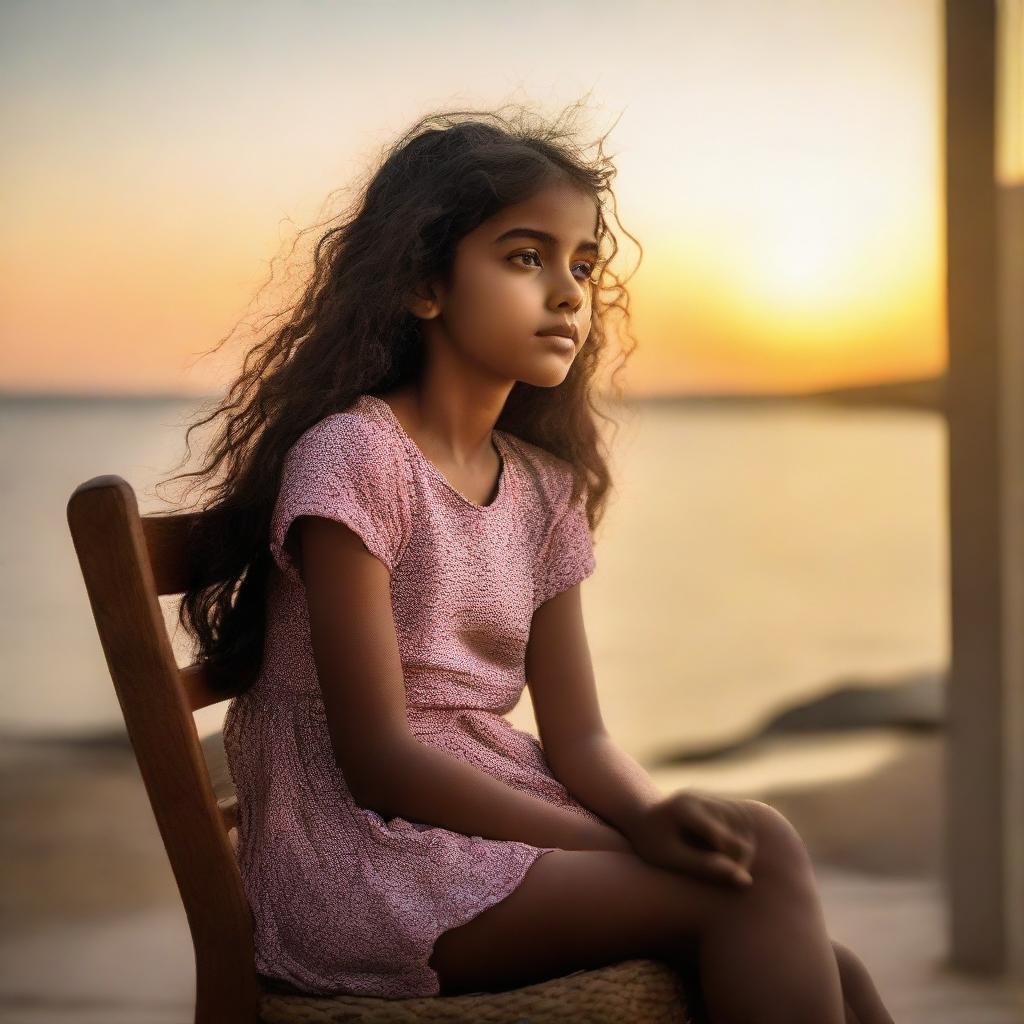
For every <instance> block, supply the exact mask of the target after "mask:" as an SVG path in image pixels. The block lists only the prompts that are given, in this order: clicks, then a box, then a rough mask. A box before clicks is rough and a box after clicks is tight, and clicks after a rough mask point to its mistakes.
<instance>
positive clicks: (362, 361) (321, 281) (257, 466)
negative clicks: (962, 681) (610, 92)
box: [160, 102, 642, 696]
mask: <svg viewBox="0 0 1024 1024" xmlns="http://www.w3.org/2000/svg"><path fill="white" fill-rule="evenodd" d="M579 107H580V103H579V102H577V103H575V104H572V105H570V107H568V108H567V109H566V110H565V111H563V113H562V115H560V116H559V117H558V118H557V119H556V120H554V121H550V122H549V121H545V120H544V119H542V118H540V117H539V116H536V115H535V114H533V113H531V112H529V111H527V110H523V109H521V108H519V109H517V110H516V111H515V112H514V113H513V114H511V115H502V114H499V113H497V112H493V111H486V112H481V111H454V112H452V111H449V112H443V113H434V114H430V115H428V116H426V117H423V118H421V119H420V120H419V121H417V122H416V123H415V124H414V125H413V126H412V127H411V128H410V129H409V130H408V131H407V132H406V133H405V134H404V135H403V136H402V137H401V138H400V139H398V140H397V141H395V142H394V143H393V144H391V145H390V146H388V147H387V148H386V150H385V151H384V154H383V160H382V161H381V163H380V166H379V168H377V169H376V170H375V171H374V172H373V173H371V174H369V175H368V176H366V178H364V179H363V180H362V181H361V182H357V184H356V186H355V198H354V200H353V201H352V203H351V204H350V205H349V206H348V207H347V208H346V209H345V210H344V211H343V212H342V214H340V215H339V217H338V218H336V222H335V223H332V220H335V218H332V219H331V220H328V221H327V222H326V230H324V231H323V233H322V235H320V236H319V238H318V239H317V241H316V243H315V246H314V247H313V250H312V268H311V272H310V274H309V277H308V280H307V281H306V283H305V285H304V287H303V288H302V290H301V294H300V296H299V298H298V300H297V301H296V302H294V303H293V304H292V305H291V306H290V307H288V308H285V309H284V310H283V311H281V312H279V313H277V314H275V315H274V316H273V317H272V318H271V326H270V329H269V330H267V331H266V332H265V334H264V336H263V337H262V338H258V339H257V341H256V342H255V343H254V344H253V345H252V346H251V347H250V348H249V349H248V350H247V351H246V352H245V356H244V359H243V360H242V368H241V371H240V373H239V375H238V377H237V379H235V380H234V382H233V383H232V384H231V386H230V388H229V390H228V393H227V395H226V396H225V397H224V398H223V399H222V400H219V404H217V405H215V407H214V408H213V409H212V410H210V409H209V408H201V409H200V411H199V413H198V414H197V416H196V418H195V421H194V422H193V423H192V424H191V425H190V426H189V427H188V429H187V431H186V433H185V446H186V454H185V456H184V459H183V463H184V462H187V461H188V458H189V456H190V455H191V447H190V445H189V436H190V435H191V433H192V431H193V430H196V429H197V428H199V427H202V426H204V425H206V424H208V423H210V422H211V421H213V420H218V422H219V426H218V428H217V429H216V431H215V432H214V435H213V437H212V440H211V441H210V442H209V444H208V447H207V449H206V457H207V461H206V462H205V464H204V465H202V466H201V467H200V468H199V469H197V470H195V471H193V472H189V473H181V474H178V475H177V476H174V477H171V478H170V480H167V481H164V482H163V483H162V484H161V485H160V486H164V485H166V484H167V483H169V482H170V481H171V480H178V479H182V478H187V477H193V478H198V479H197V480H196V481H195V482H194V483H193V484H192V485H191V486H190V487H189V488H187V490H186V493H187V492H189V491H191V490H193V489H194V488H195V487H196V486H197V485H199V484H202V483H204V482H205V483H206V484H207V491H206V494H205V495H204V498H205V500H204V501H203V502H202V505H201V506H198V507H193V508H187V507H185V506H184V504H181V506H180V510H181V511H200V510H201V511H204V512H208V513H210V514H209V515H207V516H204V517H202V520H201V521H200V525H198V526H197V528H196V529H195V530H194V531H193V536H192V537H191V544H192V545H193V550H194V551H195V552H196V559H195V563H196V565H197V566H198V567H199V568H198V569H197V574H198V575H197V577H196V578H195V579H193V580H192V581H191V582H190V585H189V588H188V589H187V590H186V591H185V593H184V595H183V597H182V601H181V607H180V610H179V622H180V624H181V625H182V626H183V627H184V628H185V629H186V631H187V632H188V634H189V635H190V636H191V637H192V638H194V640H195V641H196V658H197V660H199V661H203V662H206V664H207V666H208V668H209V670H210V676H211V680H213V682H214V685H215V687H217V688H218V689H220V690H222V691H223V692H224V693H225V696H228V695H229V694H232V693H235V692H242V690H244V689H245V688H246V687H247V685H249V684H248V683H246V682H243V681H242V678H243V676H244V677H247V678H248V679H249V680H250V682H251V678H252V674H253V672H254V671H255V670H256V669H258V667H259V664H260V661H261V658H262V653H263V643H264V632H265V598H266V587H267V582H268V578H269V575H270V572H271V569H272V568H273V563H272V558H271V555H270V551H269V547H268V541H269V532H270V524H271V516H272V512H273V508H274V504H275V501H276V498H277V494H278V489H279V486H280V480H281V471H282V466H283V463H284V459H285V456H286V454H287V453H288V450H289V449H290V448H291V446H292V445H293V444H294V443H295V441H296V440H297V439H298V438H299V436H300V435H301V434H302V433H303V432H304V431H306V430H307V429H308V428H309V427H310V426H312V425H313V424H315V423H317V422H318V421H319V420H321V419H322V418H323V417H325V416H328V415H330V414H331V413H335V412H338V411H340V410H343V409H345V408H347V407H348V406H349V404H350V403H351V402H352V401H354V400H355V399H356V398H357V397H358V396H359V395H360V394H362V393H364V392H368V393H377V392H380V393H383V392H387V391H389V390H391V389H392V388H395V387H397V386H399V385H401V384H403V383H405V382H407V381H409V380H413V379H416V378H417V375H418V374H419V372H420V368H421V360H422V355H423V348H422V346H421V343H420V321H419V320H418V319H417V318H416V317H415V316H414V315H413V314H412V313H410V312H409V311H408V310H407V309H406V307H405V305H404V302H403V299H404V297H405V296H407V295H409V294H410V293H411V292H412V290H413V289H414V287H415V286H417V285H419V284H421V283H422V282H423V281H426V280H429V279H432V278H438V277H440V278H442V279H443V278H444V277H446V276H447V273H448V272H449V271H450V268H451V266H452V263H453V259H454V255H455V247H456V245H457V243H458V241H459V240H460V239H461V238H462V237H463V236H464V235H466V234H468V233H469V232H470V231H472V230H473V229H474V228H476V227H477V226H478V225H480V224H481V223H483V222H484V221H485V220H487V219H488V218H490V217H492V216H493V215H495V214H496V213H498V212H499V211H500V210H501V209H503V208H504V207H506V206H508V205H511V204H514V203H518V202H522V201H524V200H526V199H528V198H530V197H531V196H532V195H533V194H535V193H536V192H537V191H539V190H540V189H542V188H544V187H546V186H548V185H550V184H552V183H554V182H558V181H569V182H571V183H572V184H574V185H575V186H576V187H578V188H579V189H580V190H582V191H583V192H584V193H585V194H586V195H589V196H591V197H593V199H594V200H595V203H596V204H597V211H598V222H597V227H598V241H599V242H600V244H601V248H602V260H601V261H599V263H598V265H597V267H596V268H595V276H594V278H593V280H594V284H593V289H594V291H593V315H592V325H591V330H590V334H589V336H588V338H587V339H586V344H585V345H583V346H582V347H581V348H580V351H579V353H578V354H577V356H576V358H575V360H574V361H573V363H572V366H571V368H570V370H569V373H568V374H567V376H566V379H565V380H564V381H563V382H562V383H561V384H560V385H558V386H557V387H553V388H544V387H535V386H532V385H529V384H525V383H522V382H517V383H516V384H515V385H514V386H513V388H512V391H511V392H510V394H509V396H508V399H507V401H506V404H505V407H504V408H503V410H502V412H501V415H500V417H499V419H498V422H497V427H498V429H500V430H503V431H507V432H509V433H511V434H515V435H517V436H518V437H521V438H523V439H524V440H526V441H529V442H531V443H533V444H536V445H539V446H541V447H543V448H545V449H547V450H548V451H550V452H552V453H554V454H555V455H558V456H559V457H561V458H563V459H565V460H567V461H568V462H569V463H570V464H571V465H572V467H573V471H574V476H575V483H574V489H573V497H574V498H575V497H578V496H579V495H580V493H581V492H582V491H583V490H584V489H585V490H586V507H587V516H588V519H589V521H590V526H591V529H592V530H593V529H594V528H595V527H596V526H597V524H598V522H599V521H600V519H601V518H602V515H603V509H604V504H605V501H606V499H607V492H608V490H609V487H611V479H610V474H609V470H608V466H607V463H606V459H605V453H604V451H603V443H602V440H601V437H600V435H599V433H598V430H597V423H596V416H598V415H600V416H602V418H603V419H605V420H609V419H610V417H608V416H606V415H604V413H602V412H600V410H599V408H598V407H597V406H596V405H595V404H594V398H595V390H596V387H595V379H596V376H597V373H598V370H599V369H603V368H604V367H605V366H606V364H607V362H608V356H609V351H608V348H609V345H608V338H609V335H610V333H611V332H610V331H609V321H610V314H611V313H612V312H613V311H617V312H618V313H619V314H620V316H619V321H620V325H621V327H622V335H623V337H624V338H625V339H626V340H627V342H632V345H630V346H628V347H625V346H622V347H620V349H619V353H618V354H619V356H620V359H619V361H618V365H617V366H616V368H615V371H614V372H613V373H612V374H611V376H610V377H609V378H608V382H609V384H610V385H611V389H610V390H611V391H612V392H613V398H616V399H621V387H619V386H618V385H617V384H616V383H615V376H616V374H617V373H618V372H619V371H620V370H621V369H622V366H623V364H624V363H625V361H626V359H627V358H628V357H629V355H630V354H631V353H632V351H633V349H634V348H635V341H633V339H632V338H631V337H630V335H629V333H628V329H627V328H628V321H629V297H628V293H627V291H626V289H625V281H626V280H628V276H631V275H628V276H626V277H622V276H619V275H618V274H617V273H616V271H615V269H614V267H613V266H612V265H611V263H612V260H613V258H614V256H615V255H616V253H617V252H618V250H619V245H618V241H617V239H616V237H615V235H614V234H613V233H612V230H611V228H610V226H609V223H608V220H607V215H608V213H609V210H608V206H607V202H606V200H608V199H610V200H611V213H612V214H613V215H614V216H615V220H616V223H617V222H618V217H617V210H616V207H615V196H614V193H613V192H612V190H611V181H612V178H613V177H614V176H615V173H616V171H615V168H614V166H613V164H612V162H611V159H610V158H609V157H608V156H607V155H606V154H605V153H604V150H603V142H604V139H605V137H606V135H607V133H605V136H602V137H601V138H600V139H598V141H597V142H596V144H594V145H595V146H596V153H595V154H594V155H593V157H591V158H587V157H586V156H585V154H584V151H583V150H581V148H580V147H579V146H578V145H577V144H576V142H575V141H574V132H573V131H572V130H571V129H570V128H569V127H567V126H566V121H567V118H569V117H571V115H574V114H575V113H576V112H577V111H578V110H579ZM324 226H325V225H324V224H317V225H313V226H312V227H310V228H306V229H305V230H304V231H303V232H300V234H299V236H298V237H297V238H296V242H297V241H298V238H300V237H302V236H303V235H304V234H306V233H307V232H309V231H312V230H314V229H315V228H321V227H324ZM620 230H621V228H620ZM623 233H624V234H626V235H627V236H628V237H629V238H630V239H632V240H633V241H634V242H636V240H635V239H633V236H632V235H629V233H628V232H625V231H623ZM606 243H607V244H608V245H609V246H610V248H609V249H608V251H607V252H605V247H606ZM636 244H637V247H638V249H639V248H640V247H639V243H636ZM294 248H295V246H294V244H293V246H292V252H294ZM640 253H641V255H642V249H641V250H640ZM272 278H273V270H271V279H272ZM267 283H269V281H268V282H267ZM265 286H266V285H264V287H265ZM261 291H262V289H261ZM279 320H280V321H282V322H280V323H275V321H279ZM236 326H237V325H236ZM233 333H234V330H232V332H231V333H229V334H228V335H227V337H226V338H223V339H221V341H220V342H218V344H217V345H216V346H215V348H214V349H213V350H211V351H216V349H218V348H220V346H221V345H223V343H224V341H226V340H227V339H228V338H230V337H231V335H232V334H233ZM180 465H181V464H179V466H178V467H176V468H180ZM222 670H223V671H222ZM239 670H241V673H240V671H239Z"/></svg>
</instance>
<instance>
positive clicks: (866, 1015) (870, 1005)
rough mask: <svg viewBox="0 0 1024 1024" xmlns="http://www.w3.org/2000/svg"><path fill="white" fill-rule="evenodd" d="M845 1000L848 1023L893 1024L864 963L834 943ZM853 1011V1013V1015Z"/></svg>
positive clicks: (849, 951) (852, 953)
mask: <svg viewBox="0 0 1024 1024" xmlns="http://www.w3.org/2000/svg"><path fill="white" fill-rule="evenodd" d="M832 948H833V949H834V950H835V954H836V963H837V964H838V965H839V977H840V978H841V979H842V983H843V998H844V999H845V1000H846V1005H847V1017H848V1018H849V1020H848V1022H847V1024H894V1022H893V1019H892V1014H890V1013H889V1011H888V1010H887V1009H886V1008H885V1004H884V1003H883V1002H882V997H881V996H880V995H879V993H878V989H877V988H875V983H874V981H873V979H872V977H871V974H870V973H869V972H868V969H867V967H866V966H865V965H864V962H863V961H862V960H861V959H860V957H858V956H857V954H856V953H854V952H853V950H852V949H850V948H848V947H847V946H844V945H842V943H839V942H835V941H833V942H832ZM851 1011H852V1012H851Z"/></svg>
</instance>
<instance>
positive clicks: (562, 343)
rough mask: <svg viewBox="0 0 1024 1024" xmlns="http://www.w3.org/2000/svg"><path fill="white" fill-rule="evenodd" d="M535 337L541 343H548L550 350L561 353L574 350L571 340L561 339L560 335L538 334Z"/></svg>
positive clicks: (574, 346)
mask: <svg viewBox="0 0 1024 1024" xmlns="http://www.w3.org/2000/svg"><path fill="white" fill-rule="evenodd" d="M537 337H538V338H540V339H541V341H546V342H548V343H549V344H550V345H551V347H552V348H557V349H558V350H559V351H561V352H573V351H575V349H576V345H575V343H574V342H573V340H572V338H568V337H563V336H562V335H561V334H538V335H537Z"/></svg>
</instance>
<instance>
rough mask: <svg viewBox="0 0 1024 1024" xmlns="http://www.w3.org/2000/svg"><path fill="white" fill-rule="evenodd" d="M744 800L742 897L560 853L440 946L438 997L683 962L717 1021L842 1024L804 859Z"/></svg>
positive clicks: (724, 888)
mask: <svg viewBox="0 0 1024 1024" xmlns="http://www.w3.org/2000/svg"><path fill="white" fill-rule="evenodd" d="M749 803H750V806H751V809H752V811H754V812H755V813H754V820H755V822H756V823H757V831H758V845H757V853H756V857H755V861H754V863H753V865H752V867H751V873H752V875H753V876H754V884H753V885H752V886H750V887H749V888H747V889H740V888H739V887H736V886H730V885H725V884H720V883H717V882H708V881H704V880H702V879H698V878H693V877H690V876H687V875H683V874H681V873H679V872H675V871H670V870H666V869H663V868H659V867H655V866H654V865H651V864H648V863H646V862H645V861H643V860H642V859H641V858H639V857H636V856H635V855H633V854H629V853H618V852H612V851H597V850H593V851H591V850H555V851H553V852H551V853H548V854H545V855H544V856H543V857H540V858H539V859H538V860H537V861H536V862H535V863H534V864H533V866H532V867H531V868H530V870H529V871H528V872H527V874H526V877H525V878H524V879H523V882H522V883H521V884H520V886H519V887H518V888H517V889H516V890H515V891H514V892H512V893H511V894H510V895H509V896H508V897H506V898H505V899H504V900H502V901H501V902H500V903H497V904H495V905H494V906H492V907H490V908H488V909H487V910H485V911H484V912H483V913H481V914H479V915H478V916H477V917H475V918H474V919H473V920H471V921H468V922H467V923H466V924H464V925H461V926H460V927H457V928H453V929H449V930H448V931H446V932H444V933H443V934H442V935H441V936H440V937H439V938H438V940H437V942H436V943H435V946H434V951H433V954H432V956H431V960H430V963H431V966H433V967H434V969H435V970H436V971H437V972H438V976H439V977H440V979H441V991H442V994H454V993H456V992H474V991H481V990H488V989H490V990H499V989H505V988H511V987H516V986H520V985H524V984H529V983H530V982H533V981H539V980H543V979H546V978H553V977H557V976H560V975H563V974H568V973H570V972H572V971H574V970H578V969H580V968H587V967H598V966H601V965H604V964H609V963H614V962H615V961H617V960H623V959H628V958H630V957H637V956H652V957H658V958H663V959H675V958H678V957H679V956H680V954H682V955H684V956H690V957H692V958H694V959H695V960H696V962H697V964H698V969H699V971H700V978H701V987H702V989H703V994H704V999H705V1002H706V1005H707V1011H708V1015H709V1017H710V1020H711V1021H712V1022H713V1024H741V1022H742V1024H845V1020H846V1016H845V1012H844V1008H843V994H842V988H841V982H840V973H839V969H838V966H837V962H836V955H835V951H834V950H833V948H832V944H831V940H830V939H829V937H828V934H827V932H826V930H825V923H824V920H823V915H822V911H821V906H820V903H819V902H818V897H817V892H816V889H815V884H814V875H813V869H812V867H811V864H810V859H809V857H808V855H807V852H806V849H805V847H804V846H803V843H802V842H801V841H800V839H799V837H798V836H797V835H796V833H795V831H794V830H793V827H792V826H791V825H790V824H789V822H788V821H787V820H786V819H785V818H784V817H783V816H782V815H781V814H779V813H778V812H777V811H776V810H775V809H774V808H772V807H770V806H769V805H767V804H762V803H760V802H758V801H749ZM860 1024H867V1022H860Z"/></svg>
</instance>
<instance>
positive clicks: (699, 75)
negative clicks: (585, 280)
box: [0, 0, 946, 392]
mask: <svg viewBox="0 0 1024 1024" xmlns="http://www.w3.org/2000/svg"><path fill="white" fill-rule="evenodd" d="M939 15H940V5H939V3H937V2H932V0H927V2H925V0H912V2H906V3H892V2H891V0H860V2H858V3H855V4H854V3H841V2H831V3H830V2H824V3H823V2H820V0H790V2H785V0H779V2H773V3H764V2H752V0H746V2H738V0H734V2H721V3H715V4H708V3H702V2H685V3H678V2H676V3H652V2H634V3H631V4H628V5H623V4H621V3H604V2H588V3H586V4H583V3H557V2H555V3H549V4H546V5H543V6H538V5H534V4H531V5H528V6H518V5H480V4H475V3H474V4H471V3H462V2H451V0H444V2H443V3H442V2H438V3H412V2H409V3H396V2H379V3H372V4H363V3H359V4H355V3H352V4H348V3H314V2H308V0H307V2H292V3H287V4H286V3H279V4H265V3H245V4H241V3H238V4H229V3H219V4H207V3H181V2H173V3H160V4H156V3H141V2H133V3H110V2H93V3H88V4H85V3H52V2H30V3H24V2H23V3H12V2H7V3H6V4H5V5H4V9H3V13H2V15H0V38H2V42H0V55H2V61H0V82H2V91H3V101H2V108H0V124H2V127H3V133H4V139H5V140H6V141H5V158H4V160H3V163H2V166H0V182H2V190H3V196H4V200H5V201H4V210H5V215H4V218H3V222H2V225H0V232H2V234H0V238H2V250H0V259H2V267H3V282H2V286H0V287H2V292H0V331H2V338H0V388H5V389H32V390H36V389H55V390H62V391H64V390H82V391H105V392H111V391H116V392H128V391H152V390H158V391H191V392H199V391H203V392H209V391H216V390H219V389H221V388H223V386H224V385H225V382H226V380H227V376H226V375H227V374H228V373H229V371H230V366H231V361H230V359H224V358H218V359H216V360H215V359H213V358H209V359H204V360H200V359H199V358H198V357H199V354H200V353H201V352H202V351H203V350H206V349H208V348H211V347H212V346H213V345H214V344H215V343H216V341H217V340H218V339H219V338H220V337H221V336H223V335H224V334H226V333H227V332H228V331H229V330H231V328H232V326H233V325H234V324H235V323H236V322H237V321H238V320H239V319H241V318H242V317H243V316H244V315H245V314H246V308H247V306H248V303H249V301H250V299H251V298H252V296H253V295H254V293H255V291H256V289H257V288H258V287H259V285H260V284H262V283H263V281H264V280H265V278H266V277H267V274H268V266H269V262H270V260H271V259H272V258H273V257H275V256H280V255H283V254H284V252H285V251H286V245H285V243H286V242H290V239H291V237H292V235H293V234H294V231H295V230H296V229H297V228H298V227H301V226H304V225H306V224H308V223H310V222H312V221H314V220H317V219H319V216H320V212H321V209H322V204H323V202H324V200H325V199H326V198H327V196H328V193H330V192H331V191H332V190H333V189H336V188H339V187H341V186H343V185H345V184H347V183H348V182H349V181H350V180H351V178H352V176H353V174H354V173H359V172H361V171H363V169H364V168H366V167H368V166H370V165H371V164H372V163H373V161H374V160H375V158H376V156H377V154H378V152H379V150H380V148H381V147H382V146H384V145H385V144H387V142H388V141H389V140H390V139H391V138H393V137H394V136H395V135H397V134H399V133H400V132H402V131H404V130H405V128H406V127H407V126H408V125H409V124H410V123H411V122H412V121H413V120H415V119H416V118H417V117H419V116H421V115H422V114H424V113H426V112H428V111H430V110H432V109H435V108H445V107H448V108H455V109H460V108H466V107H473V108H478V107H486V106H493V105H498V104H501V103H502V102H505V101H509V100H511V101H522V102H526V103H529V104H532V105H535V106H536V107H537V108H538V109H540V110H541V111H544V112H547V113H552V112H555V111H557V110H558V109H560V108H561V107H562V106H563V105H564V104H566V103H569V102H571V101H572V100H573V99H575V98H577V97H579V96H581V95H582V94H584V93H585V92H587V91H588V90H589V91H591V100H590V104H589V107H590V111H591V115H590V125H591V127H592V129H593V134H598V133H599V132H601V131H604V130H605V129H606V128H608V127H610V126H611V125H612V123H613V122H614V121H615V120H616V118H618V119H619V120H618V124H617V126H616V127H615V128H614V130H613V132H612V134H611V136H610V139H609V146H608V148H609V149H610V151H611V152H612V153H613V154H615V155H616V161H617V165H618V168H619V174H618V178H617V181H616V184H617V194H618V204H619V213H620V216H621V218H622V221H623V223H624V225H625V226H626V227H627V228H628V229H629V231H630V232H631V233H632V234H634V235H635V236H637V237H638V238H639V239H640V241H641V242H642V244H643V246H644V259H643V262H642V264H641V266H640V269H639V271H638V272H637V274H636V276H635V278H634V281H633V293H632V303H633V309H634V321H633V333H634V334H635V336H636V337H637V339H638V341H639V343H640V344H639V348H638V349H637V351H636V354H635V355H634V356H633V357H632V360H631V362H630V364H629V365H630V370H629V371H628V373H629V377H628V381H627V383H628V384H629V386H630V387H631V388H632V389H633V390H635V391H637V392H652V391H658V392H664V391H688V392H693V391H719V390H729V391H801V390H809V389H814V388H818V387H830V386H838V385H843V384H854V383H861V382H874V381H882V380H888V379H897V378H903V377H910V376H914V377H916V376H922V375H928V374H933V373H937V372H941V371H942V370H943V368H944V363H945V347H946V341H945V328H944V315H943V310H942V302H943V287H944V286H943V280H942V278H943V273H944V266H943V262H942V255H941V248H942V244H943V217H942V208H941V202H942V196H941V165H940V160H941V135H940V129H941V119H940V108H939V99H940V92H941V82H940V70H941V68H940V59H939V58H940V51H941V37H940V20H939ZM627 255H629V256H631V257H632V255H633V249H632V248H629V249H628V250H627Z"/></svg>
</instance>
